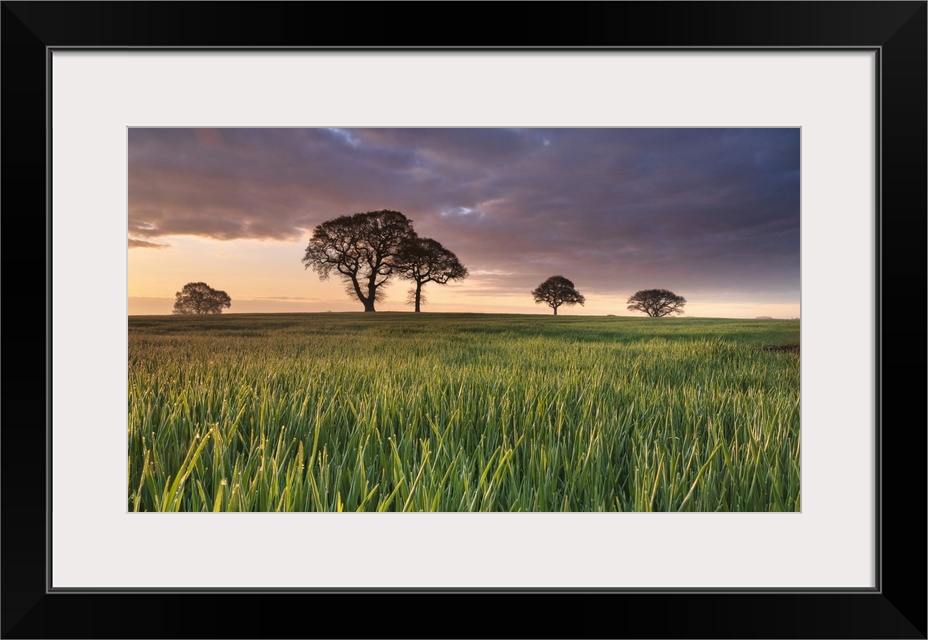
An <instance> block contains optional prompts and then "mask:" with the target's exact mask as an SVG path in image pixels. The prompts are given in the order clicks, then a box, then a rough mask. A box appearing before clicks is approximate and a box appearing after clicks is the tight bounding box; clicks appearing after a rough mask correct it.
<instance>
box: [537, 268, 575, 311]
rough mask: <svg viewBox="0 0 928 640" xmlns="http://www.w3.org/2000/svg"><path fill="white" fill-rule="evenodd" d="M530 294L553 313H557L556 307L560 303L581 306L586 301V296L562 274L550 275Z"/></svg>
mask: <svg viewBox="0 0 928 640" xmlns="http://www.w3.org/2000/svg"><path fill="white" fill-rule="evenodd" d="M532 296H534V298H535V303H536V304H538V303H542V302H544V303H545V304H547V305H548V306H549V307H551V308H552V309H554V315H557V308H558V307H560V306H561V305H565V304H566V305H573V304H579V305H580V306H583V303H584V302H586V298H584V297H583V295H582V294H581V293H580V292H579V291H577V290H576V289H575V288H574V283H573V282H571V281H570V280H568V279H567V278H565V277H564V276H551V277H550V278H548V279H547V280H545V281H544V282H542V283H541V284H540V285H538V286H537V287H536V288H535V290H534V291H532Z"/></svg>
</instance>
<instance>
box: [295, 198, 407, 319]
mask: <svg viewBox="0 0 928 640" xmlns="http://www.w3.org/2000/svg"><path fill="white" fill-rule="evenodd" d="M414 235H415V232H414V231H413V229H412V221H411V220H409V218H407V217H406V216H404V215H403V214H402V213H400V212H399V211H388V210H386V209H384V210H382V211H368V212H366V213H355V214H353V215H350V216H339V217H337V218H334V219H332V220H328V221H326V222H323V223H322V224H320V225H319V226H317V227H316V228H315V229H313V235H312V237H311V238H310V239H309V245H308V246H307V247H306V255H305V256H304V257H303V260H302V261H303V263H304V265H305V268H307V269H308V268H309V267H312V268H313V269H314V270H315V271H316V273H318V274H319V278H320V279H321V280H328V278H329V276H330V275H331V274H332V273H333V272H334V273H337V274H338V275H339V276H340V277H341V278H342V279H343V280H344V282H345V291H347V293H348V295H349V296H351V295H355V296H357V298H358V300H360V301H361V304H363V305H364V311H376V309H374V302H375V301H380V300H383V286H384V285H385V284H386V283H387V281H388V280H389V279H390V276H391V275H392V274H393V272H394V271H395V270H396V267H397V262H396V254H397V252H398V251H399V249H400V246H401V245H402V244H403V242H404V241H406V240H407V239H409V238H410V237H413V236H414Z"/></svg>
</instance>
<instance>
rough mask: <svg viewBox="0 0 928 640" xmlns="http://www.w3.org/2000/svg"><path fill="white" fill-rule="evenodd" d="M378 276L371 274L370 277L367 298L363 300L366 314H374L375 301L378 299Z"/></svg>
mask: <svg viewBox="0 0 928 640" xmlns="http://www.w3.org/2000/svg"><path fill="white" fill-rule="evenodd" d="M376 282H377V274H376V273H371V275H370V277H369V278H368V280H367V298H366V299H365V300H362V302H364V311H365V312H374V311H376V309H374V300H376V299H377V284H376Z"/></svg>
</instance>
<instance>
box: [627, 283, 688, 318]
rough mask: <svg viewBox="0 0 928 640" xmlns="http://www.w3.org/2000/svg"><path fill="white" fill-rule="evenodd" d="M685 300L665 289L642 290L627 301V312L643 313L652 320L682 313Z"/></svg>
mask: <svg viewBox="0 0 928 640" xmlns="http://www.w3.org/2000/svg"><path fill="white" fill-rule="evenodd" d="M685 304H686V298H684V297H683V296H678V295H677V294H675V293H674V292H673V291H668V290H667V289H644V290H642V291H638V292H636V293H635V295H633V296H632V297H630V298H629V299H628V310H629V311H643V312H645V313H646V314H648V315H649V316H651V317H652V318H663V317H664V316H667V315H670V314H671V313H676V314H680V313H683V305H685Z"/></svg>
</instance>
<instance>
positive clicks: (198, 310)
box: [174, 282, 232, 316]
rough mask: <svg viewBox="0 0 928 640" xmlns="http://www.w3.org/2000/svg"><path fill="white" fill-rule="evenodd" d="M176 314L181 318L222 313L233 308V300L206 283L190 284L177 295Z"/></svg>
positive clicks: (175, 301) (175, 302)
mask: <svg viewBox="0 0 928 640" xmlns="http://www.w3.org/2000/svg"><path fill="white" fill-rule="evenodd" d="M175 296H176V300H174V314H175V315H179V316H190V315H205V314H210V313H222V310H223V309H228V308H229V307H231V306H232V298H230V297H229V294H227V293H226V292H225V291H219V290H217V289H213V288H212V287H211V286H209V285H208V284H206V283H205V282H188V283H187V284H185V285H184V288H183V289H182V290H181V291H178V292H177V293H176V294H175Z"/></svg>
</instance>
